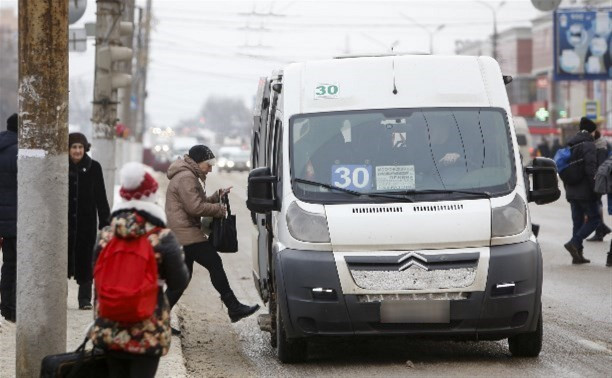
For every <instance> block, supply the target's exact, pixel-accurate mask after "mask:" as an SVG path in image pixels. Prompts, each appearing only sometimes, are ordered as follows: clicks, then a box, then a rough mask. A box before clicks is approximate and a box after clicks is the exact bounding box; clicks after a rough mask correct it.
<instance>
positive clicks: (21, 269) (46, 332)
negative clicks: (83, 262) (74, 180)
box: [16, 0, 68, 377]
mask: <svg viewBox="0 0 612 378" xmlns="http://www.w3.org/2000/svg"><path fill="white" fill-rule="evenodd" d="M18 13H19V33H18V35H19V123H20V127H19V153H18V159H17V170H18V175H17V181H18V183H19V185H18V190H17V197H18V203H17V207H18V209H19V212H18V217H17V218H18V219H17V229H18V230H19V233H18V235H17V250H18V254H17V256H18V257H17V330H16V373H17V376H18V377H38V376H39V374H40V363H41V360H42V359H43V357H44V356H46V355H48V354H56V353H63V352H65V351H66V296H67V285H66V276H67V261H68V253H67V250H68V237H67V235H68V0H36V1H29V0H19V12H18Z"/></svg>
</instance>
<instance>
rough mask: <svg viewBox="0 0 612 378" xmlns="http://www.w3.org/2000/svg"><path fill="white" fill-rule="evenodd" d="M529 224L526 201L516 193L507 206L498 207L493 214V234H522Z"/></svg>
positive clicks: (497, 235)
mask: <svg viewBox="0 0 612 378" xmlns="http://www.w3.org/2000/svg"><path fill="white" fill-rule="evenodd" d="M525 226H527V209H526V206H525V201H523V199H522V198H521V196H519V195H516V196H514V199H513V200H512V202H510V203H509V204H507V205H506V206H502V207H496V208H494V209H493V210H492V214H491V236H492V237H502V236H511V235H516V234H520V233H521V232H523V230H524V229H525Z"/></svg>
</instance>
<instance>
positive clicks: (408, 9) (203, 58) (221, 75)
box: [0, 0, 540, 126]
mask: <svg viewBox="0 0 612 378" xmlns="http://www.w3.org/2000/svg"><path fill="white" fill-rule="evenodd" d="M484 2H485V3H487V4H488V5H489V6H492V7H498V6H499V4H500V3H501V2H500V1H484ZM16 4H17V1H15V0H0V6H2V7H16ZM144 4H145V1H143V0H137V5H139V6H144ZM95 6H96V4H95V1H93V0H89V3H88V7H87V12H86V13H85V15H84V16H83V18H82V19H81V20H80V21H79V22H78V23H77V24H76V25H73V26H75V27H79V26H82V24H83V23H84V22H94V21H95ZM153 11H154V17H155V24H154V25H155V26H154V30H153V33H152V38H151V48H150V58H151V63H150V67H149V82H148V93H149V97H148V99H147V113H148V114H149V115H151V119H152V121H153V122H154V124H155V126H172V125H174V124H175V123H176V122H177V121H178V120H179V119H184V118H189V117H192V116H194V115H196V114H197V112H198V111H199V109H200V107H201V105H202V104H203V103H204V101H205V100H206V98H207V97H208V96H210V95H220V96H237V97H240V98H242V99H244V101H245V103H246V104H247V106H248V107H251V105H252V100H253V96H254V94H255V91H256V89H257V81H258V78H259V77H260V76H266V75H269V74H270V72H271V71H272V70H273V69H275V68H280V67H282V66H283V65H285V64H287V63H289V62H293V61H302V60H311V59H321V58H329V57H333V56H338V55H343V54H345V53H346V52H349V53H351V54H359V53H381V52H386V51H389V47H390V46H391V44H392V43H394V42H395V41H397V42H396V45H397V47H396V51H399V52H427V51H428V49H429V33H428V32H427V31H426V30H425V29H428V30H429V31H433V30H435V29H436V28H438V27H439V26H440V25H445V26H444V27H443V28H442V29H441V30H440V31H438V32H436V33H435V34H434V37H433V38H434V40H433V41H434V53H436V54H447V55H448V54H454V46H455V40H459V39H484V38H487V37H488V36H489V35H490V34H491V33H492V30H493V24H492V22H493V16H492V12H491V10H490V9H489V8H488V7H487V6H485V5H483V4H480V3H479V2H478V1H471V0H470V1H468V0H405V1H365V0H352V1H348V0H347V1H324V0H323V1H321V0H310V1H289V0H286V1H229V0H225V1H202V0H200V1H182V0H153ZM539 14H540V12H539V11H537V10H536V9H535V8H533V6H532V5H531V2H530V0H507V1H505V4H504V5H503V6H502V7H501V8H500V9H499V10H498V12H497V19H498V30H499V31H503V30H505V29H508V28H511V27H514V26H529V25H530V22H529V21H530V20H531V19H533V18H534V17H536V16H538V15H539ZM417 23H418V24H420V26H419V25H417ZM93 71H94V48H93V44H92V43H90V44H89V46H88V51H87V52H85V53H70V77H71V79H75V78H80V79H82V80H84V81H85V82H86V83H87V85H88V86H89V87H91V85H92V82H93ZM151 126H153V125H151Z"/></svg>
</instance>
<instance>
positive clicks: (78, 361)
mask: <svg viewBox="0 0 612 378" xmlns="http://www.w3.org/2000/svg"><path fill="white" fill-rule="evenodd" d="M88 340H89V338H88V337H86V338H85V341H83V343H82V344H81V345H80V346H79V347H78V348H77V350H75V351H74V352H68V353H60V354H52V355H49V356H46V357H45V358H43V360H42V363H41V368H40V378H81V377H82V378H85V377H92V378H103V377H108V366H107V365H106V354H105V353H104V351H102V350H101V349H99V348H96V347H94V348H93V349H92V350H85V344H87V341H88Z"/></svg>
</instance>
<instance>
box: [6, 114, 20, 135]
mask: <svg viewBox="0 0 612 378" xmlns="http://www.w3.org/2000/svg"><path fill="white" fill-rule="evenodd" d="M18 127H19V117H18V116H17V113H13V114H11V116H10V117H8V118H7V119H6V129H7V130H8V131H12V132H14V133H16V132H17V128H18Z"/></svg>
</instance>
